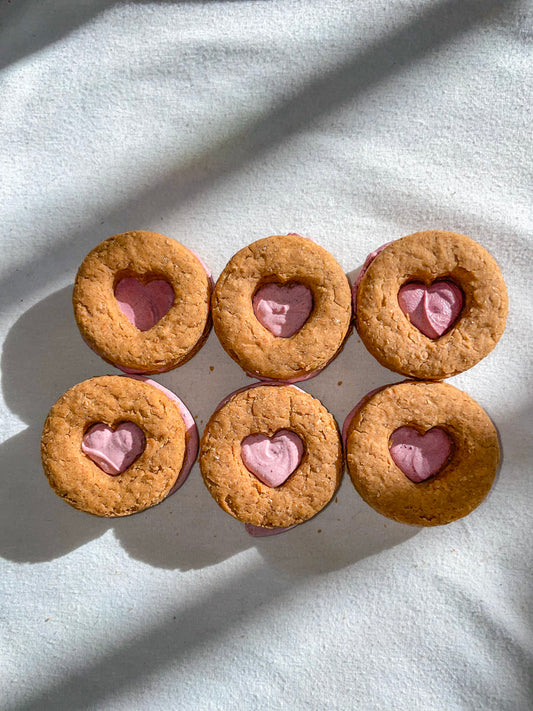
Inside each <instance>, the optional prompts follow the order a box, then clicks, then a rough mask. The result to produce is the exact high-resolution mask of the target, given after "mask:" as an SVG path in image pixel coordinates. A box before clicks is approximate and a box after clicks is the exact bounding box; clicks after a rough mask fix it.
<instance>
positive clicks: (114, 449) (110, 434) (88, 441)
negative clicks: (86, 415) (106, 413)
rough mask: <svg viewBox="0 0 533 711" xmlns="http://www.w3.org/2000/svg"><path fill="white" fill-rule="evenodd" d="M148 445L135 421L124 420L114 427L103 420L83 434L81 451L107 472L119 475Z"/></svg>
mask: <svg viewBox="0 0 533 711" xmlns="http://www.w3.org/2000/svg"><path fill="white" fill-rule="evenodd" d="M145 446H146V437H145V436H144V432H143V431H142V430H141V428H140V427H137V425H136V424H135V423H134V422H122V423H121V424H120V425H118V427H116V428H115V429H112V428H111V427H109V426H108V425H104V423H103V422H98V423H97V424H95V425H92V427H90V428H89V429H88V430H87V432H86V433H85V434H84V435H83V439H82V441H81V451H82V452H83V453H84V454H86V455H87V456H88V457H89V459H91V460H92V461H93V462H94V463H95V464H96V465H97V466H99V467H100V469H102V471H104V472H105V473H106V474H110V475H111V476H117V474H122V472H123V471H126V469H127V468H128V467H129V466H131V465H132V464H133V462H134V461H135V460H136V459H137V457H139V456H140V455H141V454H142V453H143V452H144V448H145Z"/></svg>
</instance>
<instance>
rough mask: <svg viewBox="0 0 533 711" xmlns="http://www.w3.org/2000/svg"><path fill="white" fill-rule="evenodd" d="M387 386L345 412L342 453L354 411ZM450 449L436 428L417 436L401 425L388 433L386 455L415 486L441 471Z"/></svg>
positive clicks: (373, 391)
mask: <svg viewBox="0 0 533 711" xmlns="http://www.w3.org/2000/svg"><path fill="white" fill-rule="evenodd" d="M406 382H407V381H406ZM388 387H390V386H389V385H383V386H381V387H379V388H375V389H374V390H371V391H370V392H369V393H367V394H366V395H365V396H364V397H363V398H361V400H359V402H358V403H357V405H356V406H355V407H354V408H353V410H351V411H350V412H349V413H348V415H347V416H346V419H345V420H344V424H343V426H342V442H343V444H344V449H345V450H346V446H347V437H348V429H349V427H350V423H351V422H352V420H353V418H354V416H355V414H356V413H357V411H358V410H360V409H361V407H362V406H363V405H364V404H365V403H366V402H368V400H370V398H371V397H372V396H373V395H375V394H376V393H378V392H380V391H381V390H385V389H386V388H388ZM452 448H453V440H452V438H451V437H450V436H449V435H448V434H447V433H446V432H445V431H444V430H442V429H440V428H439V427H434V428H433V429H431V430H429V431H428V432H426V433H425V434H420V433H419V432H417V430H415V429H414V428H413V427H408V426H404V427H399V428H398V429H397V430H395V431H394V432H393V433H392V435H391V438H390V447H389V452H390V455H391V458H392V460H393V462H394V463H395V464H396V466H397V467H398V469H400V470H401V471H402V472H403V473H404V474H405V476H407V477H408V478H409V479H411V481H413V482H415V483H419V482H421V481H425V480H426V479H428V478H429V477H431V476H433V475H434V474H436V473H437V472H438V471H439V470H440V469H441V468H442V466H443V465H444V464H445V463H446V461H447V459H448V457H449V456H450V454H451V452H452Z"/></svg>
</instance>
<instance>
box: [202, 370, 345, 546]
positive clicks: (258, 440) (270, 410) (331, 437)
mask: <svg viewBox="0 0 533 711" xmlns="http://www.w3.org/2000/svg"><path fill="white" fill-rule="evenodd" d="M199 461H200V470H201V472H202V476H203V478H204V482H205V484H206V486H207V488H208V490H209V492H210V493H211V495H212V496H213V498H214V499H215V501H216V502H217V503H218V505H219V506H220V507H221V508H222V509H224V511H226V512H227V513H229V514H230V515H231V516H233V517H234V518H236V519H237V520H239V521H242V522H243V523H245V524H247V531H248V532H249V533H250V534H251V535H256V536H257V535H268V534H269V533H270V532H272V533H274V532H276V533H277V532H280V531H279V529H283V530H286V529H287V528H290V527H292V526H295V525H297V524H299V523H303V522H304V521H307V520H308V519H310V518H311V517H312V516H314V515H315V514H317V513H318V512H319V511H321V510H322V509H323V508H324V506H326V504H327V503H328V502H329V501H330V500H331V498H332V496H333V495H334V493H335V491H336V489H337V487H338V485H339V483H340V479H341V476H342V469H343V463H342V446H341V440H340V436H339V432H338V429H337V424H336V422H335V420H334V418H333V416H332V415H331V414H330V413H329V412H328V411H327V410H326V408H325V407H324V406H323V405H322V404H321V403H320V402H319V401H318V400H316V399H315V398H313V397H312V396H311V395H309V394H308V393H305V392H303V391H302V390H300V389H299V388H297V387H295V386H294V385H259V384H258V385H255V386H251V387H248V388H243V389H241V390H238V391H237V392H235V393H233V394H232V395H229V396H228V397H227V398H226V399H225V400H224V401H223V402H222V403H221V405H220V406H219V407H218V408H217V410H216V411H215V412H214V413H213V415H212V416H211V418H210V420H209V422H208V423H207V426H206V428H205V430H204V434H203V436H202V440H201V445H200V460H199Z"/></svg>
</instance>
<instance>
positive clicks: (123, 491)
mask: <svg viewBox="0 0 533 711" xmlns="http://www.w3.org/2000/svg"><path fill="white" fill-rule="evenodd" d="M197 447H198V435H197V432H196V426H195V425H194V421H193V420H192V417H191V416H190V413H188V411H187V410H186V408H185V406H184V405H183V403H182V402H181V401H180V400H179V399H178V398H177V397H176V396H175V395H174V394H173V393H171V392H170V391H168V390H166V389H165V388H162V387H161V386H159V385H158V384H156V383H152V381H149V380H146V379H144V380H142V381H139V380H137V379H133V378H130V377H126V376H103V377H98V378H91V379H90V380H86V381H84V382H82V383H79V384H78V385H75V386H74V387H72V388H70V390H68V391H67V392H66V393H65V394H64V395H63V396H62V397H60V398H59V400H58V401H57V402H56V404H55V405H54V406H53V407H52V409H51V410H50V413H49V414H48V417H47V419H46V422H45V424H44V429H43V435H42V441H41V458H42V463H43V468H44V471H45V474H46V476H47V477H48V481H49V483H50V486H51V487H52V489H53V490H54V491H55V492H56V494H57V495H58V496H60V497H61V498H62V499H64V500H65V501H66V502H67V503H69V504H70V505H71V506H73V507H74V508H76V509H80V510H82V511H86V512H87V513H91V514H95V515H97V516H109V517H111V516H127V515H129V514H132V513H136V512H138V511H143V510H144V509H146V508H148V507H150V506H154V505H155V504H158V503H159V502H161V501H162V500H163V499H164V498H165V497H166V496H167V495H168V494H169V493H173V491H175V490H176V489H177V488H178V486H180V485H181V484H182V483H183V481H184V479H185V478H186V476H187V474H188V473H189V471H190V468H191V466H192V464H193V462H194V460H195V458H196V452H197Z"/></svg>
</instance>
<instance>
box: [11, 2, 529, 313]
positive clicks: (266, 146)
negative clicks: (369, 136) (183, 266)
mask: <svg viewBox="0 0 533 711" xmlns="http://www.w3.org/2000/svg"><path fill="white" fill-rule="evenodd" d="M517 1H518V0H509V2H507V3H504V4H502V2H501V0H441V2H438V3H436V4H434V5H431V6H430V7H427V8H425V9H424V10H423V11H421V12H420V13H418V14H417V15H416V16H415V17H413V18H412V19H411V20H410V21H409V22H407V23H406V24H404V25H403V26H400V27H397V28H394V29H393V30H392V31H391V32H390V33H389V34H388V35H387V36H386V37H383V38H381V39H379V40H376V41H375V42H373V43H370V44H369V45H368V46H367V47H364V48H363V49H360V50H356V51H354V53H353V54H352V55H351V56H348V57H347V58H346V60H345V62H344V63H342V64H340V65H339V66H336V67H334V68H333V69H331V70H329V71H325V72H321V73H320V74H319V75H318V76H316V77H315V78H312V79H311V80H310V81H308V82H307V83H305V84H303V85H302V86H301V88H300V89H299V90H295V92H294V93H293V94H292V95H291V96H290V97H288V98H286V99H282V100H280V101H279V102H278V103H277V104H275V105H274V106H273V107H272V108H270V109H269V110H267V111H265V112H264V113H263V114H262V115H260V116H257V115H253V116H251V117H250V116H248V117H243V119H242V121H240V122H239V126H240V128H239V129H237V130H229V132H228V133H227V135H224V137H223V138H222V139H221V140H219V141H218V142H216V143H213V144H211V145H209V146H208V147H206V149H205V150H204V151H203V152H200V153H198V154H196V155H195V157H194V158H192V159H190V160H187V159H183V158H182V159H181V160H176V161H175V162H174V165H173V166H170V167H169V168H167V169H166V170H163V169H162V170H161V171H160V175H161V177H160V179H159V180H158V181H157V182H155V183H154V184H153V185H152V186H151V187H150V188H148V189H146V190H143V191H139V192H137V193H136V194H134V195H132V196H131V198H130V199H128V200H124V201H123V202H122V203H119V204H116V205H115V207H114V208H113V209H111V210H110V211H109V212H108V213H107V214H106V215H104V216H102V217H101V218H100V220H99V221H100V222H103V223H105V225H106V227H105V229H102V227H96V226H95V222H96V219H95V218H94V216H92V215H91V216H90V219H89V220H88V222H87V224H85V225H84V226H83V227H82V228H81V229H80V230H79V231H78V232H75V231H72V230H69V231H68V232H67V233H65V234H63V235H54V240H53V246H51V247H50V246H49V244H50V243H49V241H47V240H42V244H43V245H44V244H47V245H48V246H44V247H43V248H42V251H41V252H40V253H39V254H36V255H35V257H36V258H38V259H39V260H40V264H41V268H40V269H39V271H38V272H36V273H35V274H34V279H33V280H32V285H31V286H32V288H33V289H38V288H44V287H45V286H46V284H48V283H49V282H50V281H51V280H53V279H55V278H57V276H58V275H59V274H61V273H62V272H63V271H64V270H71V271H73V270H74V269H75V268H76V266H77V265H78V264H79V262H80V261H81V259H82V258H83V256H85V254H86V252H87V251H88V250H89V249H90V248H91V247H92V246H94V244H95V243H96V242H98V241H99V240H101V239H103V238H105V237H106V236H108V235H109V234H111V233H113V232H115V231H117V232H118V231H121V230H124V229H131V228H132V226H137V227H138V228H142V227H143V226H144V225H149V224H152V225H153V224H154V223H155V224H157V222H158V221H159V219H160V216H161V215H162V214H163V213H165V212H167V211H168V209H169V208H170V207H172V208H173V209H177V208H179V206H180V205H183V204H186V203H188V202H190V201H191V200H194V199H196V198H197V197H198V196H199V195H201V194H202V193H204V192H206V191H207V190H209V189H211V188H212V187H213V186H214V185H216V183H217V182H218V181H219V180H220V179H221V178H227V175H228V174H230V173H235V172H237V171H239V170H241V169H242V168H243V167H245V166H246V165H247V164H248V163H250V162H251V161H256V160H257V159H258V158H260V157H261V155H263V154H265V153H266V152H268V151H270V150H272V149H273V148H275V147H276V146H278V145H280V144H281V143H282V142H283V141H285V140H286V139H287V138H289V137H291V136H292V135H295V134H298V133H299V132H301V131H304V130H305V129H306V128H307V127H308V126H309V125H310V124H311V123H312V122H313V121H315V120H317V119H320V118H321V117H323V116H324V115H326V114H327V113H328V112H330V111H332V110H334V109H335V108H337V107H339V106H342V105H344V104H346V103H347V102H349V101H353V99H354V98H356V97H357V96H359V95H360V94H363V93H364V92H366V91H368V90H369V89H370V88H371V87H372V86H374V85H376V84H378V83H380V82H382V81H384V80H385V79H386V78H387V77H389V76H390V75H393V74H395V73H397V72H399V71H400V70H402V69H403V68H404V67H405V66H407V65H408V64H409V63H412V62H414V61H418V60H420V59H421V58H422V57H424V56H425V55H426V54H428V53H432V52H435V51H436V50H437V49H438V48H439V47H440V46H442V45H443V44H445V43H446V42H448V41H450V40H451V39H452V38H454V37H456V36H459V35H461V34H463V33H465V32H467V31H469V30H471V29H472V27H474V26H475V25H476V24H478V23H480V22H483V21H484V20H485V19H487V18H489V17H492V16H493V15H494V13H495V12H498V11H502V10H503V9H508V8H509V7H511V6H513V5H514V4H516V2H517ZM125 215H127V216H128V217H127V223H126V224H125V222H124V216H125ZM27 266H28V265H27V264H26V265H23V267H21V270H24V268H27ZM19 277H20V275H19V274H17V273H15V274H11V275H8V276H7V277H5V278H4V279H2V281H1V284H2V289H3V292H4V293H5V294H6V295H8V296H6V299H7V298H10V299H11V300H12V301H13V302H16V301H17V300H18V299H19V298H21V297H22V296H24V293H26V292H24V293H23V292H22V291H21V289H26V290H27V285H23V284H21V283H20V278H19Z"/></svg>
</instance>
